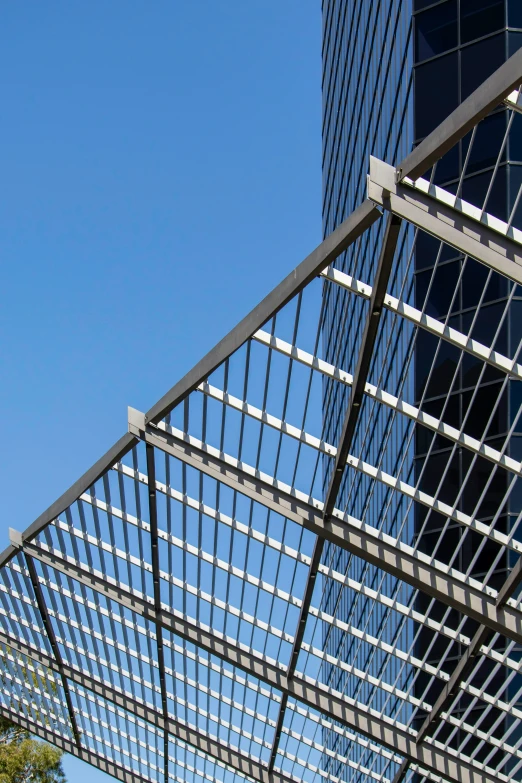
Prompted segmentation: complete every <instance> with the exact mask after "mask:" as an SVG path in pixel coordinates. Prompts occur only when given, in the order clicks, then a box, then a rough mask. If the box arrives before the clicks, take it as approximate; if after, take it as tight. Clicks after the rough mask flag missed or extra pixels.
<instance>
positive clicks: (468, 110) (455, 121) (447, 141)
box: [397, 49, 522, 180]
mask: <svg viewBox="0 0 522 783" xmlns="http://www.w3.org/2000/svg"><path fill="white" fill-rule="evenodd" d="M520 84H522V49H519V50H518V51H517V52H515V54H514V55H512V56H511V57H510V58H509V60H507V61H506V62H505V63H504V64H503V65H501V66H500V68H499V69H498V70H496V71H495V72H494V73H493V74H492V75H491V76H490V77H489V79H486V81H485V82H483V84H481V85H480V87H477V89H476V90H475V92H473V93H471V95H470V96H469V97H468V98H466V100H465V101H463V102H462V103H461V104H460V106H458V107H457V108H456V109H455V111H454V112H452V113H451V114H450V115H449V117H447V118H446V119H445V120H444V122H442V123H441V124H440V125H439V126H438V127H437V128H435V130H434V131H432V133H430V134H429V136H426V138H425V139H424V141H421V143H420V144H419V145H418V146H417V147H415V149H414V150H413V152H410V154H409V155H407V157H406V158H405V159H404V160H403V161H402V163H400V164H399V166H398V168H397V172H398V177H399V179H400V180H403V179H404V178H405V177H411V179H417V178H418V177H420V176H421V175H422V174H424V173H425V172H426V171H427V170H428V169H429V168H431V166H433V164H434V163H436V162H437V161H438V160H439V158H442V156H443V155H444V154H445V153H446V152H447V151H448V150H450V149H451V148H452V147H453V146H454V145H455V144H456V143H457V141H459V139H462V138H463V137H464V136H465V135H466V133H468V131H470V130H471V129H472V128H473V127H474V126H475V125H476V124H477V123H478V122H479V121H480V120H481V119H483V118H484V117H486V116H487V115H488V114H489V113H490V111H492V110H493V109H494V108H495V107H496V106H498V104H499V103H502V101H503V100H504V98H506V97H507V96H508V95H509V93H511V91H512V90H514V89H515V87H519V86H520Z"/></svg>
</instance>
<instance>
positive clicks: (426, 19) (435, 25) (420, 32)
mask: <svg viewBox="0 0 522 783" xmlns="http://www.w3.org/2000/svg"><path fill="white" fill-rule="evenodd" d="M457 45H458V24H457V0H449V2H447V3H443V4H442V5H438V6H436V7H435V8H430V9H428V10H427V11H424V12H423V13H422V14H418V15H417V16H416V17H415V59H416V60H417V61H420V60H427V59H428V58H430V57H434V56H435V55H437V54H442V53H443V52H447V51H448V49H454V48H455V47H456V46H457Z"/></svg>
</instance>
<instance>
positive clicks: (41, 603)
mask: <svg viewBox="0 0 522 783" xmlns="http://www.w3.org/2000/svg"><path fill="white" fill-rule="evenodd" d="M9 536H10V539H11V544H12V545H13V546H14V547H16V548H17V549H19V548H20V546H21V545H22V536H21V534H20V533H18V532H17V531H16V530H13V529H12V528H10V529H9ZM24 556H25V562H26V565H27V570H28V571H29V579H30V580H31V585H32V587H33V591H34V595H35V598H36V603H37V606H38V611H39V613H40V617H41V618H42V623H43V626H44V628H45V633H46V634H47V639H48V640H49V644H50V645H51V650H52V651H53V655H54V660H55V662H56V667H55V670H57V671H58V672H59V674H60V679H61V681H62V688H63V693H64V696H65V703H66V705H67V712H68V713H69V720H70V722H71V729H72V733H73V736H74V740H75V742H76V745H77V746H78V747H79V748H80V747H81V735H80V730H79V728H78V723H77V720H76V715H75V712H74V707H73V703H72V699H71V693H70V691H69V683H68V682H67V678H66V676H65V673H64V668H63V661H62V656H61V653H60V648H59V647H58V644H57V642H56V636H55V633H54V628H53V624H52V622H51V618H50V616H49V612H48V611H47V606H46V603H45V598H44V596H43V593H42V588H41V585H40V582H39V581H38V574H37V573H36V568H35V565H34V562H33V559H32V557H31V556H30V555H29V554H28V553H27V552H24Z"/></svg>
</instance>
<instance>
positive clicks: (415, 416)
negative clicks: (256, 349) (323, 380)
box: [199, 273, 522, 551]
mask: <svg viewBox="0 0 522 783" xmlns="http://www.w3.org/2000/svg"><path fill="white" fill-rule="evenodd" d="M341 275H342V277H348V275H344V274H343V273H339V280H338V281H339V284H340V285H341V286H342V282H341V279H342V278H341ZM342 287H344V286H342ZM389 300H390V297H389V294H386V299H385V303H384V306H385V307H387V302H389ZM396 301H397V300H396ZM387 309H391V308H387ZM417 312H418V315H419V319H421V318H422V313H421V312H420V311H417ZM433 320H435V319H433ZM436 323H437V325H438V326H439V327H440V326H442V324H441V323H440V321H437V322H436ZM253 339H254V340H256V341H258V342H260V343H262V344H263V345H267V346H269V347H270V348H272V350H274V351H277V352H278V353H281V354H282V355H283V356H287V357H288V358H290V359H292V360H293V361H296V362H300V363H301V364H303V365H304V366H305V367H308V368H310V369H312V370H316V371H317V372H319V373H321V374H322V375H324V376H326V377H327V378H331V379H333V380H336V381H338V382H339V383H342V384H343V385H345V386H352V385H353V377H352V375H350V373H347V372H345V371H344V370H341V369H339V368H338V367H334V366H333V365H331V364H328V363H327V362H324V361H323V360H322V359H319V358H318V357H316V356H313V355H312V354H309V353H307V352H306V351H302V350H301V349H300V348H297V347H296V346H294V345H290V343H286V342H285V341H284V340H280V339H279V338H278V337H275V336H274V335H271V334H267V333H266V332H263V331H259V332H256V334H255V335H254V338H253ZM459 347H462V346H459ZM481 358H483V357H481ZM199 388H200V389H201V390H202V391H203V392H204V393H208V392H207V391H206V390H207V389H210V388H212V387H210V386H209V385H208V384H201V386H200V387H199ZM221 394H222V400H223V401H224V402H225V404H229V403H228V402H227V401H228V400H230V399H231V397H230V395H228V394H227V395H224V394H223V393H221ZM364 394H365V395H366V396H367V397H369V398H370V399H372V400H375V401H376V402H378V403H379V404H380V405H385V406H386V407H387V408H390V409H391V410H393V411H397V412H398V413H400V414H401V415H402V416H406V417H407V418H408V419H411V420H412V421H414V422H415V423H416V424H420V425H421V426H423V427H426V429H429V430H431V431H432V432H436V433H437V434H438V435H442V436H443V437H445V438H447V439H448V440H451V441H453V443H457V444H458V445H459V446H462V447H463V448H465V449H467V450H468V451H471V452H472V453H474V454H478V455H479V456H481V457H484V459H487V460H488V461H489V462H492V463H493V464H494V465H499V466H500V467H502V468H505V469H506V470H509V471H511V472H512V473H517V474H518V473H520V472H521V470H522V464H521V463H520V462H519V461H518V460H515V459H513V458H512V457H510V456H508V455H507V454H502V452H500V451H498V450H497V449H493V448H491V446H489V445H488V444H485V443H483V442H482V441H480V440H478V439H477V438H472V437H471V436H470V435H467V434H466V433H465V432H463V431H462V430H459V429H457V428H456V427H452V426H451V425H450V424H447V423H446V422H444V421H442V420H441V419H437V418H436V417H435V416H431V415H430V414H429V413H425V412H424V411H423V410H421V409H420V408H416V407H415V405H411V404H410V403H409V402H406V401H405V400H403V399H401V398H400V397H395V395H393V394H390V393H389V392H387V391H385V390H384V389H381V388H379V387H378V386H374V385H373V384H372V383H366V384H365V387H364ZM234 407H235V406H234ZM241 411H242V412H244V413H247V414H248V415H250V412H251V411H254V412H255V417H256V418H257V417H258V414H257V409H255V408H253V406H251V405H249V406H246V403H244V404H243V406H242V407H241ZM263 413H264V412H263V411H259V414H260V415H263ZM264 420H265V423H266V424H268V425H269V426H276V427H277V424H276V423H275V422H277V421H278V420H276V419H275V417H272V416H270V417H268V418H265V419H264ZM272 421H273V422H274V424H272ZM283 427H285V429H284V431H285V432H287V433H288V434H290V435H291V436H292V433H291V432H289V430H288V425H286V422H280V426H279V429H280V430H283ZM296 429H297V428H296ZM303 435H304V433H303ZM292 437H293V436H292ZM306 437H307V439H305V440H303V438H302V437H301V438H300V440H302V442H304V443H307V442H308V443H309V445H312V446H314V444H313V443H312V442H311V438H310V436H306ZM316 440H317V442H318V443H319V444H320V443H321V441H319V438H317V439H316ZM314 447H315V446H314ZM479 525H480V523H479ZM483 527H484V529H486V528H487V526H486V525H484V526H483ZM484 535H487V533H485V532H484ZM490 535H493V536H497V537H498V541H499V543H502V544H503V545H504V546H509V547H510V548H512V549H514V550H515V551H522V545H521V544H519V543H518V542H517V541H514V542H513V541H510V539H509V537H508V536H507V535H504V534H499V533H498V532H497V531H491V533H490ZM500 539H502V541H500Z"/></svg>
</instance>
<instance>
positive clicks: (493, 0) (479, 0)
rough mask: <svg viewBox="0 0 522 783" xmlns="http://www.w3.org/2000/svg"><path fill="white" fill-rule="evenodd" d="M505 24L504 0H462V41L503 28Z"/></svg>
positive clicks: (472, 39)
mask: <svg viewBox="0 0 522 783" xmlns="http://www.w3.org/2000/svg"><path fill="white" fill-rule="evenodd" d="M504 24H505V22H504V0H460V41H461V43H467V42H468V41H474V40H475V39H476V38H482V37H483V36H484V35H489V34H490V33H494V32H495V31H496V30H501V29H502V28H503V27H504Z"/></svg>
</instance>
